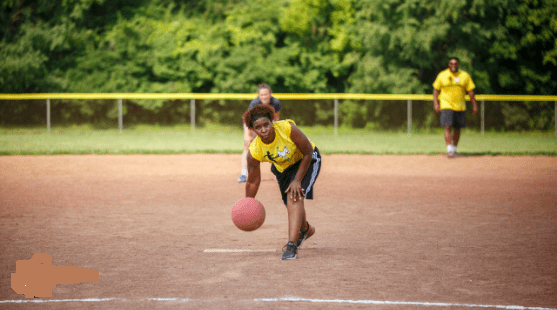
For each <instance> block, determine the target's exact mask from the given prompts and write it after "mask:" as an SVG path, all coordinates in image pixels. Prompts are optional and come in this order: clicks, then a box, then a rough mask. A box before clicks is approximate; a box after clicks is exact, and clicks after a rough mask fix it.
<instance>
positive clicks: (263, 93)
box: [238, 83, 282, 183]
mask: <svg viewBox="0 0 557 310" xmlns="http://www.w3.org/2000/svg"><path fill="white" fill-rule="evenodd" d="M271 92H272V91H271V87H270V86H269V85H267V84H265V83H262V84H259V86H257V98H255V99H253V100H252V101H251V102H250V103H249V106H248V110H249V109H251V108H253V107H254V106H255V105H257V104H268V105H271V106H272V107H273V108H274V109H275V119H273V121H278V120H279V119H280V118H279V116H280V109H281V107H282V106H281V104H280V101H279V100H278V99H277V98H275V97H273V96H271ZM256 136H257V135H256V134H255V133H254V132H253V130H251V129H249V128H248V127H247V126H246V124H244V151H243V152H242V171H241V174H240V177H239V178H238V183H244V182H246V176H247V174H248V162H247V156H248V152H249V145H250V143H251V141H253V139H255V137H256Z"/></svg>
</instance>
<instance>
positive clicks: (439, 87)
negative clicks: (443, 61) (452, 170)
mask: <svg viewBox="0 0 557 310" xmlns="http://www.w3.org/2000/svg"><path fill="white" fill-rule="evenodd" d="M459 65H460V60H459V59H458V58H457V57H451V58H450V59H449V68H448V69H445V70H443V71H441V72H440V73H439V75H437V78H436V79H435V82H433V109H434V110H435V112H437V114H439V113H440V114H441V126H442V127H445V144H446V145H447V156H448V157H449V158H453V157H455V156H456V155H457V154H458V153H457V149H456V147H457V145H458V141H459V139H460V129H461V128H464V127H465V126H466V119H465V115H464V113H465V112H464V111H466V101H465V95H466V93H468V96H470V101H471V102H472V106H473V111H472V113H473V114H474V115H476V114H477V113H478V106H477V104H476V97H475V96H474V88H476V85H474V82H473V81H472V78H471V77H470V75H468V73H466V72H464V71H461V70H458V67H459ZM451 130H452V132H451Z"/></svg>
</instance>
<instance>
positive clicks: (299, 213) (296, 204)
mask: <svg viewBox="0 0 557 310" xmlns="http://www.w3.org/2000/svg"><path fill="white" fill-rule="evenodd" d="M304 200H305V199H304V198H301V199H296V201H294V199H293V198H291V197H290V195H289V196H288V200H287V205H286V210H287V211H288V241H292V242H294V244H296V241H297V240H298V233H299V231H300V229H302V230H307V220H306V209H305V208H304Z"/></svg>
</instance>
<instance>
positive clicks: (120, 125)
mask: <svg viewBox="0 0 557 310" xmlns="http://www.w3.org/2000/svg"><path fill="white" fill-rule="evenodd" d="M122 129H124V120H123V118H122V98H120V99H118V132H122Z"/></svg>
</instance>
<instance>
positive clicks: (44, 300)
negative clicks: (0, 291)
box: [0, 298, 125, 304]
mask: <svg viewBox="0 0 557 310" xmlns="http://www.w3.org/2000/svg"><path fill="white" fill-rule="evenodd" d="M111 300H125V299H119V298H85V299H21V300H19V299H18V300H0V304H2V303H12V304H23V303H44V302H99V301H111Z"/></svg>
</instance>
